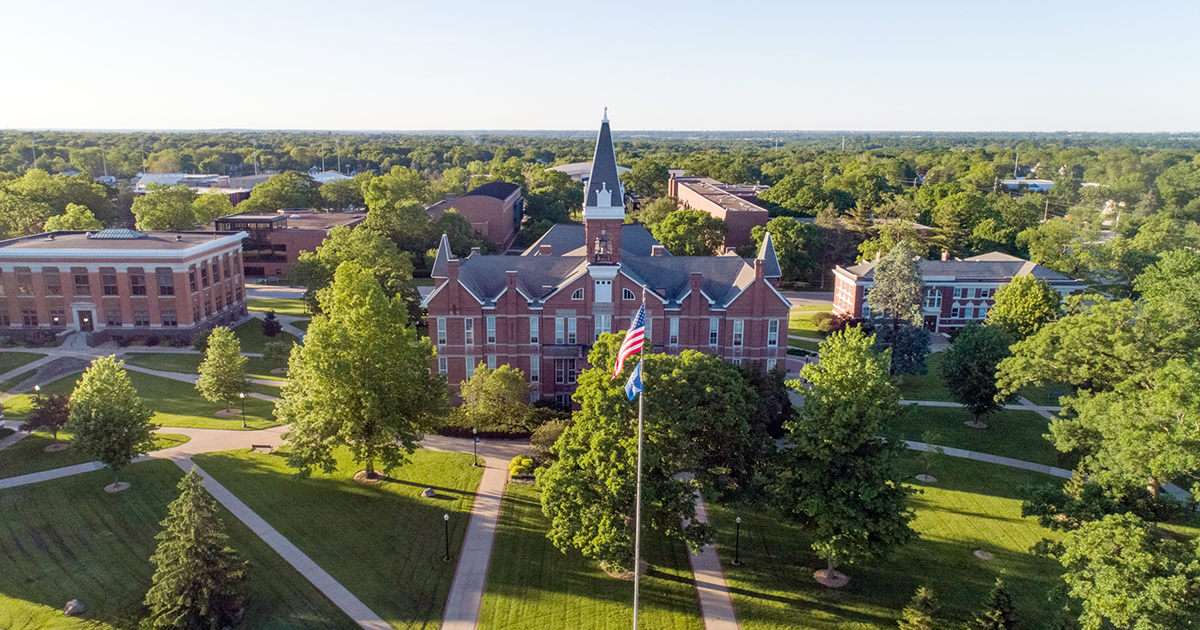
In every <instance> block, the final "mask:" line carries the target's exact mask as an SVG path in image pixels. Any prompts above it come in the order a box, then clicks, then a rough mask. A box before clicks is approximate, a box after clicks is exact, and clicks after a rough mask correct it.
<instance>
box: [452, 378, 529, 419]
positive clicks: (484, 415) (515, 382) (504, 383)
mask: <svg viewBox="0 0 1200 630" xmlns="http://www.w3.org/2000/svg"><path fill="white" fill-rule="evenodd" d="M461 392H462V406H460V407H458V408H457V409H456V410H455V415H456V416H458V417H457V418H456V420H457V421H456V422H455V424H456V425H459V426H463V427H474V428H478V429H482V430H487V431H518V432H519V431H529V430H532V429H533V428H535V427H531V426H529V420H530V417H529V385H528V384H526V383H525V374H523V373H522V372H521V370H518V369H516V368H514V367H512V366H510V365H507V364H505V365H501V366H500V367H498V368H496V369H494V370H491V369H488V367H487V364H485V363H480V364H479V366H478V367H476V368H475V375H474V376H472V377H471V378H468V379H467V380H465V381H463V382H462V390H461Z"/></svg>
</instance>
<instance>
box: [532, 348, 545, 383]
mask: <svg viewBox="0 0 1200 630" xmlns="http://www.w3.org/2000/svg"><path fill="white" fill-rule="evenodd" d="M541 378H542V362H541V360H540V359H538V357H537V355H534V356H531V357H529V382H530V383H533V384H536V383H538V382H539V381H541Z"/></svg>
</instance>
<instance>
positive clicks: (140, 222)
mask: <svg viewBox="0 0 1200 630" xmlns="http://www.w3.org/2000/svg"><path fill="white" fill-rule="evenodd" d="M146 190H147V191H148V192H147V193H146V194H144V195H141V196H139V197H137V198H136V199H134V200H133V216H134V217H135V218H136V219H137V223H136V225H137V229H139V230H171V231H184V230H194V229H196V224H197V223H200V220H199V219H198V218H197V217H196V213H195V211H194V210H193V209H192V206H193V204H195V203H196V197H197V195H196V192H195V191H193V190H192V189H191V188H188V187H187V186H186V185H184V184H179V185H178V186H163V185H162V184H157V183H152V184H150V185H149V186H147V187H146Z"/></svg>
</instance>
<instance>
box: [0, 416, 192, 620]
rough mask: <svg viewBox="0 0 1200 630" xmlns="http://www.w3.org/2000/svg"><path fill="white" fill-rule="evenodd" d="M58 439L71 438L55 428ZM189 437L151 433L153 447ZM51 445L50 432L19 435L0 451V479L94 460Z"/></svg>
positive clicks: (72, 450)
mask: <svg viewBox="0 0 1200 630" xmlns="http://www.w3.org/2000/svg"><path fill="white" fill-rule="evenodd" d="M58 438H59V440H60V441H64V442H66V441H68V440H70V439H71V434H70V433H67V432H66V431H59V432H58ZM191 439H192V438H190V437H188V436H186V435H179V434H178V433H155V434H154V450H156V451H161V450H163V449H167V448H174V447H176V446H179V445H180V444H186V443H188V441H190V440H191ZM51 444H54V438H53V436H52V435H51V434H50V433H46V432H42V431H35V432H34V433H32V434H30V435H27V436H25V437H23V438H21V440H20V441H18V442H17V443H16V444H13V445H12V446H10V447H8V448H6V449H4V450H2V451H0V479H4V478H7V477H19V476H21V475H28V474H29V473H35V472H42V471H43V470H54V469H55V468H62V467H64V466H74V465H75V464H86V463H87V462H90V461H94V460H93V459H92V458H91V457H87V456H85V455H84V454H83V453H80V452H78V451H76V450H75V449H73V448H69V449H67V450H65V451H55V452H53V453H47V452H46V450H45V449H46V447H47V446H50V445H51ZM0 627H2V626H0Z"/></svg>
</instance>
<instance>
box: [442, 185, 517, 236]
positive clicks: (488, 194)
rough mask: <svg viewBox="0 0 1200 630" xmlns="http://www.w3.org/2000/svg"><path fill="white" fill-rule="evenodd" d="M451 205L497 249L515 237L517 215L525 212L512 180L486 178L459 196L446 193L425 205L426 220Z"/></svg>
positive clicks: (449, 207)
mask: <svg viewBox="0 0 1200 630" xmlns="http://www.w3.org/2000/svg"><path fill="white" fill-rule="evenodd" d="M451 208H453V209H454V210H455V211H456V212H458V213H459V214H461V215H462V216H463V218H464V219H466V220H467V221H469V222H470V223H471V227H473V228H475V231H476V232H479V234H480V235H482V236H483V238H484V239H485V240H486V241H487V242H489V243H491V244H492V245H495V246H496V250H497V251H501V252H503V251H505V250H507V249H508V248H509V247H510V246H512V243H513V241H514V240H516V238H517V230H519V229H520V228H521V218H522V217H523V216H524V215H525V199H524V198H523V197H522V196H521V187H520V186H518V185H516V184H510V183H508V182H489V183H487V184H484V185H482V186H480V187H478V188H475V189H473V190H471V191H470V192H468V193H467V194H465V195H463V196H461V197H455V196H454V193H449V194H447V195H446V200H445V201H439V202H437V203H435V204H433V205H432V206H429V207H428V208H426V209H425V212H427V213H429V218H430V220H434V221H436V220H437V219H438V217H441V216H442V214H444V213H445V212H446V211H447V210H449V209H451Z"/></svg>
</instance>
